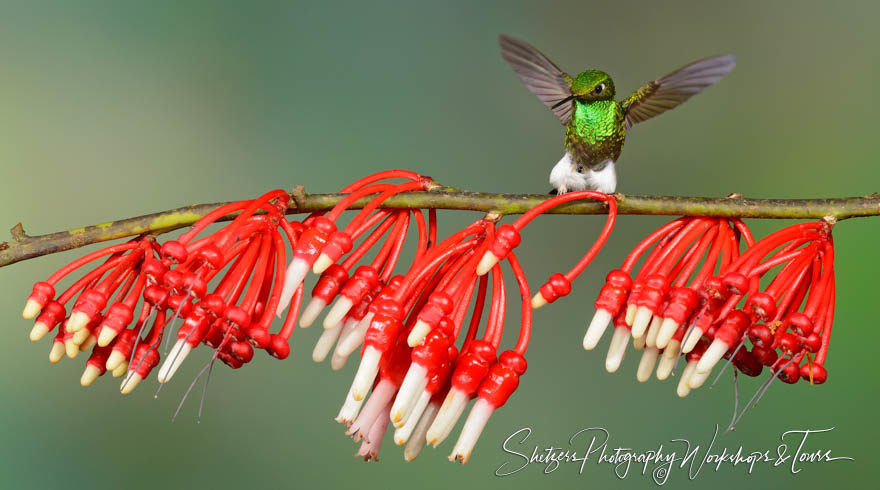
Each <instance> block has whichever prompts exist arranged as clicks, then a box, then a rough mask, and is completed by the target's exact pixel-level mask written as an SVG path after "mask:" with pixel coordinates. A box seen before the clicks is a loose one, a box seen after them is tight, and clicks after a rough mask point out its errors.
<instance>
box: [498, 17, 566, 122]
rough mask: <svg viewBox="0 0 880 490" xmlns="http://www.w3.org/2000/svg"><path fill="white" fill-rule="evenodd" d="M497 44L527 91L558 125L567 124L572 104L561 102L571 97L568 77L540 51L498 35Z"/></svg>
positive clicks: (514, 39) (521, 42)
mask: <svg viewBox="0 0 880 490" xmlns="http://www.w3.org/2000/svg"><path fill="white" fill-rule="evenodd" d="M498 43H499V44H501V56H503V57H504V59H505V60H507V62H508V63H509V64H510V66H511V67H512V68H513V71H515V72H516V74H517V75H518V76H519V78H520V80H522V81H523V83H524V84H526V87H527V88H528V89H529V91H530V92H532V93H533V94H535V95H536V96H538V98H539V99H541V102H543V103H544V105H545V106H547V108H548V109H550V110H551V111H553V113H554V114H556V117H558V118H559V122H561V123H562V124H563V125H565V124H568V120H569V119H571V110H572V108H573V107H574V102H573V101H567V102H565V103H561V102H563V101H565V99H567V98H569V97H570V96H571V90H570V87H571V77H569V76H568V75H566V74H565V73H564V72H563V71H562V70H560V69H559V67H558V66H556V65H555V64H553V62H552V61H550V60H549V59H547V57H546V56H544V55H543V54H541V52H540V51H538V50H537V49H535V48H534V47H532V46H530V45H529V44H527V43H525V42H523V41H520V40H519V39H516V38H512V37H510V36H505V35H504V34H502V35H500V36H498Z"/></svg>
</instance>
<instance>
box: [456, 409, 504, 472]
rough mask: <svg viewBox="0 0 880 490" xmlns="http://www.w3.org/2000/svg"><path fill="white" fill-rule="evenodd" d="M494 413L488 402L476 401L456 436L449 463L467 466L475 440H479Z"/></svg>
mask: <svg viewBox="0 0 880 490" xmlns="http://www.w3.org/2000/svg"><path fill="white" fill-rule="evenodd" d="M494 411H495V408H493V407H492V405H490V404H489V402H487V401H485V400H483V399H478V400H477V402H476V403H475V404H474V408H472V409H471V412H470V413H469V414H468V418H467V420H466V421H465V423H464V427H462V429H461V434H459V436H458V441H456V442H455V447H453V448H452V454H450V455H449V461H458V462H459V463H461V464H467V462H468V459H470V457H471V452H473V450H474V446H476V444H477V440H479V438H480V434H482V432H483V429H484V428H485V427H486V423H488V422H489V417H491V416H492V412H494Z"/></svg>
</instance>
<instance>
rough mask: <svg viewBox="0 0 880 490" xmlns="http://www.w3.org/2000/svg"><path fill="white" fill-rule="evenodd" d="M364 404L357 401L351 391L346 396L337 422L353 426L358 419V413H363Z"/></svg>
mask: <svg viewBox="0 0 880 490" xmlns="http://www.w3.org/2000/svg"><path fill="white" fill-rule="evenodd" d="M362 404H363V403H362V402H361V401H357V400H355V399H354V398H352V396H351V391H349V392H348V393H347V394H346V395H345V403H343V404H342V408H340V409H339V414H338V415H337V416H336V419H335V420H336V421H337V422H339V423H340V424H345V425H351V424H352V422H354V419H355V418H357V416H358V412H360V411H361V405H362Z"/></svg>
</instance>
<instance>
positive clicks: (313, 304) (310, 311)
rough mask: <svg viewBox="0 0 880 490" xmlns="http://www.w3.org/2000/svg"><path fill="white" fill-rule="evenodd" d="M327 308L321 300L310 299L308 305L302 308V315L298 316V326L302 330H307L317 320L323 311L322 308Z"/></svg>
mask: <svg viewBox="0 0 880 490" xmlns="http://www.w3.org/2000/svg"><path fill="white" fill-rule="evenodd" d="M326 306H327V303H325V302H324V300H323V299H321V298H312V300H311V301H309V304H307V305H306V307H305V308H303V311H302V313H301V314H300V316H299V326H300V327H302V328H308V327H310V326H312V324H313V323H315V320H316V319H317V318H318V315H320V314H321V312H322V311H324V308H325V307H326Z"/></svg>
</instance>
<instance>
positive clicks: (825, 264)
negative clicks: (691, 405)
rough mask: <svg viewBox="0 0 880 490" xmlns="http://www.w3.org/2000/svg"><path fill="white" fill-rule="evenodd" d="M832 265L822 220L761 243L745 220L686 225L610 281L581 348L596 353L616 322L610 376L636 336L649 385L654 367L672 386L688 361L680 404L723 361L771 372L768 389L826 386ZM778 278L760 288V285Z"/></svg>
mask: <svg viewBox="0 0 880 490" xmlns="http://www.w3.org/2000/svg"><path fill="white" fill-rule="evenodd" d="M741 242H745V244H746V250H745V251H744V252H742V253H741V254H740V247H741ZM652 247H653V248H652ZM649 250H650V252H649ZM643 255H647V257H646V258H645V259H644V262H643V264H642V266H641V268H640V269H639V271H638V273H637V274H636V275H635V276H633V275H632V271H633V269H634V266H635V264H636V263H637V262H638V261H639V259H640V257H642V256H643ZM833 260H834V253H833V241H832V239H831V234H830V227H829V226H828V225H827V224H826V223H824V222H819V223H804V224H799V225H794V226H791V227H788V228H785V229H783V230H780V231H778V232H776V233H773V234H771V235H769V236H767V237H765V238H764V239H762V240H760V241H758V242H755V240H754V239H753V238H752V236H751V233H750V232H749V231H748V228H747V227H746V226H745V225H744V224H743V223H742V222H740V221H738V220H733V221H727V220H718V219H708V218H680V219H678V220H675V221H673V222H671V223H669V224H667V225H665V226H663V227H661V228H660V229H658V230H657V231H655V232H654V233H652V234H650V235H649V236H648V237H647V238H646V239H645V240H643V241H642V242H641V243H640V244H639V245H638V246H637V247H636V248H635V249H634V250H633V251H632V252H631V253H630V255H629V256H627V258H626V260H625V261H624V263H623V266H622V267H621V268H620V269H619V270H615V271H612V272H611V273H609V274H608V277H607V279H606V284H605V286H604V287H603V288H602V290H601V291H600V293H599V297H598V298H597V301H596V307H597V313H596V315H595V317H594V318H593V321H592V322H591V324H590V326H589V328H588V329H587V334H586V336H585V337H584V347H585V348H587V349H588V350H589V349H591V348H593V347H595V346H596V344H597V343H598V341H599V338H600V337H601V335H602V333H603V331H604V330H605V328H606V325H607V324H608V322H609V319H610V318H614V322H615V335H614V338H613V339H612V342H611V347H610V348H609V353H608V358H607V360H606V368H607V369H608V370H609V371H614V370H616V369H617V367H618V366H619V365H620V361H621V360H622V358H623V354H624V351H625V349H626V343H627V340H628V339H629V337H630V336H632V337H633V339H634V344H635V346H636V348H641V349H643V353H642V359H641V360H640V362H639V369H638V372H637V378H638V379H639V381H642V382H643V381H647V379H648V378H649V376H650V372H651V371H652V370H653V369H654V367H655V366H656V372H657V378H658V379H660V380H663V379H666V378H667V377H668V376H669V375H670V374H671V372H672V369H673V367H674V366H675V363H676V360H677V358H678V356H679V355H680V354H686V355H687V362H686V364H685V368H684V371H683V372H682V375H681V377H680V379H679V383H678V389H677V392H678V394H679V396H686V395H687V394H688V393H689V392H690V391H691V390H693V389H695V388H698V387H700V386H702V385H703V384H704V382H705V381H706V379H707V378H708V376H709V375H710V373H711V371H712V369H713V367H714V366H715V365H716V364H717V363H718V362H719V361H721V360H722V359H725V358H726V359H728V362H729V363H732V364H733V365H734V368H735V369H737V370H738V371H740V372H742V373H744V374H747V375H750V376H757V375H758V374H760V372H761V371H762V368H763V366H769V367H770V368H771V378H770V380H771V381H772V380H773V379H775V378H777V377H778V378H780V379H782V380H783V381H785V382H786V383H795V382H797V381H798V380H799V379H808V380H811V381H812V382H813V383H817V382H824V381H825V379H827V371H826V370H825V368H824V362H825V357H826V355H827V345H828V338H829V337H830V330H831V320H832V318H833V303H834V269H833ZM777 270H778V272H776V273H775V277H773V279H772V280H771V281H769V284H768V285H767V286H766V287H765V288H763V289H762V288H761V284H762V282H766V281H762V278H763V277H764V276H765V275H767V274H769V273H770V272H771V271H777ZM624 303H626V305H627V308H623V305H624ZM627 327H629V328H627ZM747 339H749V340H750V341H751V349H749V348H748V347H747V346H746V340H747ZM814 356H815V357H814ZM719 376H720V373H719ZM817 380H818V381H817ZM768 385H769V381H768V382H767V383H765V385H764V386H762V387H761V388H760V389H759V390H758V393H756V397H758V396H760V395H761V394H763V392H764V391H766V389H767V386H768ZM740 416H741V415H740Z"/></svg>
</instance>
